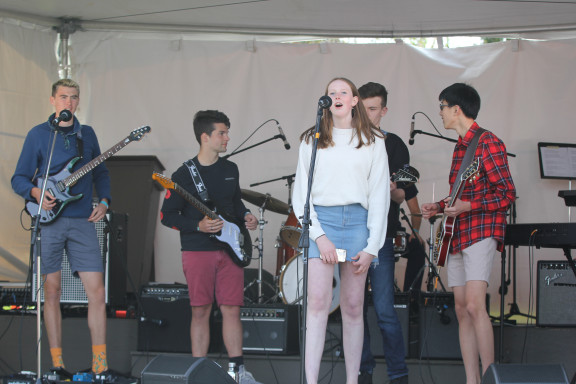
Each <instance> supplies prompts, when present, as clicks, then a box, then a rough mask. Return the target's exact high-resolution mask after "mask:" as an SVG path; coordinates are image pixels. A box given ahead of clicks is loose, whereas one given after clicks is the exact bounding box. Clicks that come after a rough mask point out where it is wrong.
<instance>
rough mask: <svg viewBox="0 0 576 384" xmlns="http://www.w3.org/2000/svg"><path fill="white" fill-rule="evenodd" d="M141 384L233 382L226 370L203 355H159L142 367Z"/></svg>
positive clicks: (221, 383)
mask: <svg viewBox="0 0 576 384" xmlns="http://www.w3.org/2000/svg"><path fill="white" fill-rule="evenodd" d="M141 382H142V384H179V383H181V384H234V383H235V381H234V379H232V378H231V377H230V376H229V375H228V373H227V372H226V370H225V369H224V368H222V367H220V366H219V365H218V364H216V363H215V362H213V361H212V360H208V359H206V358H204V357H192V356H179V355H170V356H168V355H159V356H156V357H155V358H154V359H153V360H152V361H150V362H149V363H148V365H146V367H144V370H143V371H142V378H141Z"/></svg>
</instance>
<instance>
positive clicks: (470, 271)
mask: <svg viewBox="0 0 576 384" xmlns="http://www.w3.org/2000/svg"><path fill="white" fill-rule="evenodd" d="M497 246H498V242H497V241H496V240H494V239H493V238H491V237H489V238H487V239H484V240H482V241H479V242H478V243H475V244H472V245H471V246H469V247H468V248H466V249H464V250H463V251H462V252H458V253H451V254H450V255H449V256H448V264H447V267H446V270H447V272H448V286H449V287H462V286H465V285H466V282H467V281H473V280H480V281H485V282H486V283H489V280H490V272H491V271H492V261H493V260H494V255H495V254H496V247H497Z"/></svg>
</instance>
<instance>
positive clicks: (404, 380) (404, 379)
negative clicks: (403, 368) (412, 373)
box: [390, 375, 408, 384]
mask: <svg viewBox="0 0 576 384" xmlns="http://www.w3.org/2000/svg"><path fill="white" fill-rule="evenodd" d="M390 384H408V375H406V376H401V377H397V378H395V379H392V380H390Z"/></svg>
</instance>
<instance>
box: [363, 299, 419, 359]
mask: <svg viewBox="0 0 576 384" xmlns="http://www.w3.org/2000/svg"><path fill="white" fill-rule="evenodd" d="M394 309H395V310H396V315H397V316H398V320H399V321H400V326H401V327H402V337H403V338H404V350H405V351H406V357H408V355H409V352H410V351H409V342H410V340H409V332H408V331H409V328H410V294H409V293H396V294H394ZM366 316H367V319H368V329H369V331H370V350H371V351H372V355H373V356H374V357H383V356H384V347H383V345H382V344H383V343H382V332H381V331H380V327H379V326H378V318H377V316H376V312H375V310H374V305H373V302H372V300H371V297H370V299H369V302H368V313H367V315H366Z"/></svg>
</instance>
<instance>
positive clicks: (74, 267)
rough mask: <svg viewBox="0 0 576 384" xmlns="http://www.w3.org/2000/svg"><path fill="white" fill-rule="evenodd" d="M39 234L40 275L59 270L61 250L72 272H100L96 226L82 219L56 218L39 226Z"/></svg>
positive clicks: (100, 252) (99, 253) (99, 251)
mask: <svg viewBox="0 0 576 384" xmlns="http://www.w3.org/2000/svg"><path fill="white" fill-rule="evenodd" d="M41 236H42V241H41V248H42V259H41V260H42V268H41V270H40V273H41V274H43V275H45V274H49V273H54V272H58V271H60V270H61V269H62V257H63V251H64V250H66V255H67V257H68V262H69V263H70V270H71V271H72V273H73V274H76V272H104V261H103V258H102V250H101V249H100V243H99V241H98V235H97V233H96V226H95V225H94V223H92V222H90V221H88V220H87V219H86V218H73V217H59V218H58V219H57V220H56V221H55V222H54V223H52V224H50V225H43V226H42V227H41Z"/></svg>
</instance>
